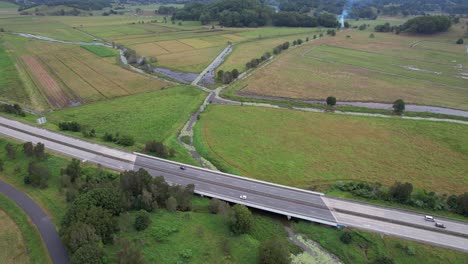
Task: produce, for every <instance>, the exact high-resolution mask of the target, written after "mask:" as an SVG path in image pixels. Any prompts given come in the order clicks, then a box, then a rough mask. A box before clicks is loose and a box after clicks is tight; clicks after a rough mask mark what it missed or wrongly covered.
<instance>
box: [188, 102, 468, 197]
mask: <svg viewBox="0 0 468 264" xmlns="http://www.w3.org/2000/svg"><path fill="white" fill-rule="evenodd" d="M200 120H201V121H200V123H198V124H197V125H196V127H195V144H196V146H197V150H199V152H200V153H201V154H202V155H203V156H205V157H207V158H208V159H210V161H213V162H214V164H215V165H217V166H218V167H220V168H221V169H223V170H224V171H229V172H234V173H239V174H242V175H245V176H248V177H252V178H256V179H261V180H266V181H270V182H275V183H280V184H285V185H290V186H296V187H302V188H309V187H314V186H321V185H328V184H333V183H334V182H336V181H342V180H355V181H367V182H381V183H382V184H384V185H391V184H393V183H394V182H395V181H403V182H405V181H408V182H411V183H412V184H413V185H415V186H416V187H417V188H425V189H427V190H432V191H438V192H441V193H449V194H451V193H462V192H464V191H466V188H465V186H466V184H467V183H468V178H467V175H468V174H467V173H466V172H467V171H468V145H467V142H468V137H467V136H468V126H466V125H461V124H450V123H441V122H429V121H414V120H401V119H398V118H392V119H387V118H371V117H355V116H345V115H336V114H323V113H309V112H300V111H291V110H280V109H269V108H260V107H258V108H257V107H245V106H243V107H239V106H220V105H212V106H210V107H209V108H208V109H207V111H206V112H205V113H203V114H202V116H201V119H200ZM219 124H223V125H219ZM260 157H261V158H260Z"/></svg>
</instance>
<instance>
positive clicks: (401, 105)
mask: <svg viewBox="0 0 468 264" xmlns="http://www.w3.org/2000/svg"><path fill="white" fill-rule="evenodd" d="M404 111H405V102H404V101H403V100H402V99H398V100H396V101H395V102H394V103H393V112H394V113H395V114H397V115H401V114H403V112H404Z"/></svg>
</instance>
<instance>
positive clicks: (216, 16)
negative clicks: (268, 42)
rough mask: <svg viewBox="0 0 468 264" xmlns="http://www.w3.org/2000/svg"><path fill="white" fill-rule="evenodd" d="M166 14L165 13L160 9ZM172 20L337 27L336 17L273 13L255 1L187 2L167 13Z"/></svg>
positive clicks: (324, 14) (258, 25)
mask: <svg viewBox="0 0 468 264" xmlns="http://www.w3.org/2000/svg"><path fill="white" fill-rule="evenodd" d="M164 11H166V10H164ZM171 11H172V12H174V13H172V16H173V19H174V20H175V19H180V20H198V21H200V22H201V23H202V24H204V25H205V24H208V23H210V22H213V21H218V22H219V23H220V25H222V26H225V27H261V26H265V25H269V24H272V25H274V26H287V27H316V26H324V27H337V26H338V25H339V23H338V21H337V18H336V15H334V14H331V13H328V12H321V13H317V14H316V15H313V16H310V15H308V14H304V13H299V12H296V11H285V12H283V11H282V12H278V13H275V12H273V9H272V8H271V7H270V6H268V5H267V4H266V3H265V2H263V1H259V0H219V1H214V2H209V3H198V2H195V3H189V4H186V5H185V6H184V8H182V9H173V10H171Z"/></svg>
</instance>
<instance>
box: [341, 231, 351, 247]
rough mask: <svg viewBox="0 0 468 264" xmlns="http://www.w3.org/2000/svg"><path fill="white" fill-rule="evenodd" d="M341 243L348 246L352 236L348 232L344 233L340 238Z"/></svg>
mask: <svg viewBox="0 0 468 264" xmlns="http://www.w3.org/2000/svg"><path fill="white" fill-rule="evenodd" d="M340 240H341V242H343V243H344V244H349V243H351V242H352V241H353V235H352V234H351V232H349V231H344V232H343V234H341V236H340Z"/></svg>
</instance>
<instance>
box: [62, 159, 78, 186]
mask: <svg viewBox="0 0 468 264" xmlns="http://www.w3.org/2000/svg"><path fill="white" fill-rule="evenodd" d="M62 175H68V176H69V177H70V181H71V182H75V181H76V179H78V178H80V176H81V162H80V160H78V159H72V160H71V161H70V163H68V165H67V167H66V168H65V169H63V170H62Z"/></svg>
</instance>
